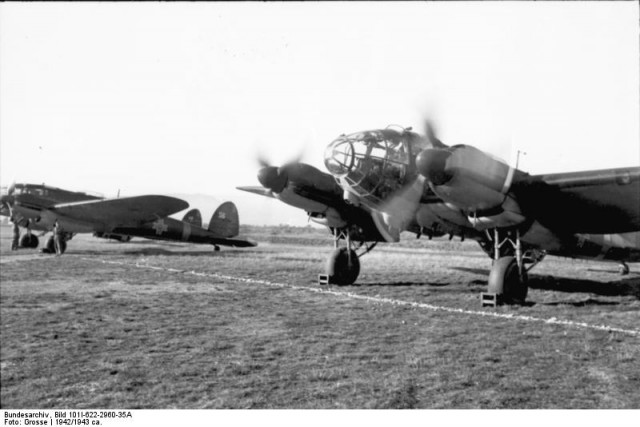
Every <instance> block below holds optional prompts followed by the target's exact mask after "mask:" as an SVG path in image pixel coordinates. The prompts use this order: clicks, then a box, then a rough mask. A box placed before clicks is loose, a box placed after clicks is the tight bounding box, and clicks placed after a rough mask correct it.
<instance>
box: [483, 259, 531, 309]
mask: <svg viewBox="0 0 640 427" xmlns="http://www.w3.org/2000/svg"><path fill="white" fill-rule="evenodd" d="M519 270H520V269H519V268H518V263H517V262H516V259H515V258H514V257H509V256H505V257H502V258H500V259H498V260H497V261H496V262H494V263H493V266H492V267H491V272H490V273H489V287H488V291H489V293H493V294H496V295H497V296H498V298H499V299H500V300H502V301H503V302H505V303H507V304H522V303H524V300H525V299H526V298H527V292H528V287H527V281H528V277H527V272H526V271H522V272H520V271H519Z"/></svg>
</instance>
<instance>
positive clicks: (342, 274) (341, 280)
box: [326, 248, 360, 286]
mask: <svg viewBox="0 0 640 427" xmlns="http://www.w3.org/2000/svg"><path fill="white" fill-rule="evenodd" d="M349 258H351V262H349ZM326 272H327V275H328V276H329V283H333V284H336V285H338V286H347V285H352V284H353V283H355V281H356V279H357V278H358V275H359V274H360V260H359V259H358V254H356V252H355V251H354V250H351V251H350V253H349V249H347V248H338V249H336V250H334V251H333V253H332V254H331V256H330V257H329V260H328V262H327V271H326Z"/></svg>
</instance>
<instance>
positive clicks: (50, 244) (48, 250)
mask: <svg viewBox="0 0 640 427" xmlns="http://www.w3.org/2000/svg"><path fill="white" fill-rule="evenodd" d="M66 250H67V239H61V240H60V251H61V252H62V253H64V252H65V251H66ZM42 252H43V253H45V254H54V255H55V253H56V244H55V241H54V238H53V236H50V237H49V238H48V239H47V243H46V244H45V246H44V248H42Z"/></svg>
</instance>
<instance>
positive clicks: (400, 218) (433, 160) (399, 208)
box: [380, 118, 450, 230]
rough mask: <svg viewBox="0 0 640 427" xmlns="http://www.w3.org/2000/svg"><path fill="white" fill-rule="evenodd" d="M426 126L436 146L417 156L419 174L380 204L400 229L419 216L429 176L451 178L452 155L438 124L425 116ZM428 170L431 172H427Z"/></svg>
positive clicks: (443, 179) (394, 225)
mask: <svg viewBox="0 0 640 427" xmlns="http://www.w3.org/2000/svg"><path fill="white" fill-rule="evenodd" d="M423 128H424V134H425V137H426V139H427V140H428V141H429V143H430V145H431V147H433V148H427V149H425V150H423V151H422V152H421V153H420V154H419V155H418V157H417V158H416V168H417V172H418V174H417V176H416V178H415V179H414V180H413V181H412V182H411V183H410V184H409V185H406V186H404V187H403V188H401V189H400V190H398V191H396V192H395V193H394V194H392V195H391V196H390V197H389V198H388V199H387V200H386V201H385V202H384V203H383V204H382V206H381V207H380V211H381V212H382V213H383V214H384V216H385V222H386V223H387V225H388V226H389V227H391V228H395V229H398V230H403V229H405V228H406V226H407V225H408V224H409V222H411V220H413V218H414V217H415V213H416V210H417V209H418V206H419V204H420V199H421V198H422V194H423V192H424V186H425V184H426V182H427V180H429V181H431V182H434V180H435V181H438V182H441V181H442V182H446V180H448V179H450V177H449V176H448V175H447V174H446V171H445V168H444V165H446V160H447V158H448V156H449V155H450V153H449V152H448V151H447V150H444V148H445V147H447V146H446V145H445V144H444V143H442V141H440V140H439V139H438V137H437V136H436V127H435V126H434V124H433V121H432V120H431V119H429V118H425V119H424V122H423ZM427 171H428V172H429V173H423V172H427Z"/></svg>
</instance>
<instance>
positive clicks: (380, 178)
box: [324, 129, 422, 204]
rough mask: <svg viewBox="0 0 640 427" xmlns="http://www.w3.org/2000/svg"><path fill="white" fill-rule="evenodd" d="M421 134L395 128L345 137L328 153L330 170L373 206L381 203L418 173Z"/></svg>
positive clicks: (334, 144) (337, 141)
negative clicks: (415, 163)
mask: <svg viewBox="0 0 640 427" xmlns="http://www.w3.org/2000/svg"><path fill="white" fill-rule="evenodd" d="M419 142H420V141H419V138H418V136H417V134H414V133H411V132H408V131H402V132H398V131H396V130H394V129H383V130H374V131H365V132H358V133H354V134H350V135H342V136H340V137H339V138H338V139H336V140H335V141H333V142H332V143H331V144H329V146H328V147H327V149H326V150H325V156H324V163H325V166H326V167H327V170H329V172H330V173H331V174H332V175H334V176H335V177H336V178H337V179H339V180H340V181H341V183H342V184H343V185H346V186H348V187H349V190H350V191H352V192H353V193H355V194H357V195H359V196H361V197H362V198H364V199H365V200H367V201H369V202H370V203H374V204H377V203H380V202H381V201H383V200H385V199H386V197H387V196H389V195H390V194H391V193H393V192H395V191H396V190H398V189H400V188H401V187H403V186H404V185H405V184H406V183H407V182H409V180H410V179H412V178H413V177H414V176H413V175H414V174H415V172H414V171H415V168H414V167H413V164H412V163H413V162H412V158H413V157H415V154H414V153H415V152H416V150H418V151H419V150H420V149H421V147H420V146H421V145H422V144H420V143H419Z"/></svg>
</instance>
